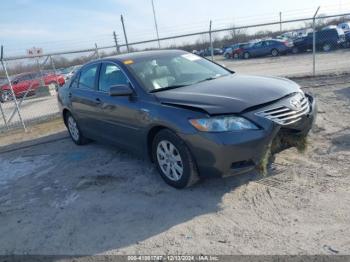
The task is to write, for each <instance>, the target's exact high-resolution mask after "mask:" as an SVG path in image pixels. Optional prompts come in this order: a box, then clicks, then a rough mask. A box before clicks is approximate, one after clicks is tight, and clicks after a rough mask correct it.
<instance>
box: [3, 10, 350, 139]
mask: <svg viewBox="0 0 350 262" xmlns="http://www.w3.org/2000/svg"><path fill="white" fill-rule="evenodd" d="M207 26H208V27H207V28H208V29H207V30H204V31H201V32H189V33H186V34H182V35H176V36H166V37H160V38H156V39H150V40H145V41H143V40H140V41H133V39H129V41H125V42H124V43H121V44H119V43H118V42H117V37H116V35H115V33H113V35H112V34H111V43H113V44H111V45H110V46H101V47H98V46H96V45H95V46H93V47H92V48H91V49H85V50H75V51H67V52H56V53H51V54H46V55H36V56H35V55H34V56H30V57H29V56H17V57H9V56H6V53H4V54H3V55H2V59H1V68H0V82H1V81H2V83H1V84H0V100H1V103H0V105H1V107H0V109H1V116H0V132H2V131H6V130H10V129H14V128H18V127H24V128H25V126H27V125H30V124H31V123H36V122H38V121H44V120H46V119H49V118H52V117H54V116H57V115H59V109H58V106H57V98H56V90H57V88H59V86H60V85H63V84H64V82H65V81H67V80H68V79H69V77H71V76H72V74H73V73H74V71H76V70H77V69H78V68H79V66H80V65H82V64H84V63H85V62H87V61H90V60H92V59H98V58H101V57H105V56H109V55H114V54H117V53H126V52H133V51H141V50H149V49H158V48H159V45H160V48H162V49H170V48H171V49H174V48H177V49H184V50H187V51H189V52H193V53H196V54H198V55H201V56H204V57H207V58H208V59H213V60H215V62H217V63H221V64H224V65H225V66H226V67H228V68H230V69H232V70H234V71H236V72H238V73H248V74H257V75H272V76H285V77H291V76H312V75H319V74H329V73H336V74H339V73H349V72H350V66H349V61H350V48H349V47H350V14H349V13H345V14H339V15H332V16H324V15H317V12H316V13H315V15H314V16H313V17H310V18H303V19H295V20H288V21H282V20H280V21H277V22H271V23H264V24H254V25H245V26H231V27H220V26H215V23H211V22H210V23H209V22H208V25H207ZM125 39H127V34H126V32H125Z"/></svg>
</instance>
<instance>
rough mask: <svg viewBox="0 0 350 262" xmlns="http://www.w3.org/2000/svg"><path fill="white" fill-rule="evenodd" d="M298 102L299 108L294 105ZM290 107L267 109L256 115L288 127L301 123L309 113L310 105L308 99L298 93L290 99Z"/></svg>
mask: <svg viewBox="0 0 350 262" xmlns="http://www.w3.org/2000/svg"><path fill="white" fill-rule="evenodd" d="M292 100H293V102H297V106H294V105H293V104H292ZM288 103H289V104H290V107H287V106H284V105H281V106H278V107H275V108H272V109H267V110H264V111H260V112H258V113H256V115H258V116H261V117H265V118H268V119H270V120H272V121H274V122H275V123H277V124H280V125H283V126H286V125H290V124H293V123H295V122H297V121H299V120H300V119H301V118H302V116H303V115H305V114H307V113H309V111H310V105H309V101H308V99H307V97H305V96H304V95H301V94H300V93H298V94H297V95H295V96H293V97H292V98H289V99H288Z"/></svg>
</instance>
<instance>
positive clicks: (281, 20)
mask: <svg viewBox="0 0 350 262" xmlns="http://www.w3.org/2000/svg"><path fill="white" fill-rule="evenodd" d="M280 33H282V12H280Z"/></svg>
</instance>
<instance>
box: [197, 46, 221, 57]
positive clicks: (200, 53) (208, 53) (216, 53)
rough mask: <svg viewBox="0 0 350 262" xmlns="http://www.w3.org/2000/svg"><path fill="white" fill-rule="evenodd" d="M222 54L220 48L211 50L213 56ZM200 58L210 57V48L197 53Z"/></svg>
mask: <svg viewBox="0 0 350 262" xmlns="http://www.w3.org/2000/svg"><path fill="white" fill-rule="evenodd" d="M223 53H224V52H223V51H222V49H221V48H213V55H222V54H223ZM198 55H200V56H211V48H210V47H209V48H206V49H202V50H200V51H199V52H198Z"/></svg>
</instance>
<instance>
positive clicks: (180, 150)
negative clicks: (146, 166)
mask: <svg viewBox="0 0 350 262" xmlns="http://www.w3.org/2000/svg"><path fill="white" fill-rule="evenodd" d="M152 158H153V160H154V162H155V164H156V167H157V169H158V172H159V173H160V175H161V177H162V178H163V179H164V181H165V182H166V183H167V184H168V185H170V186H173V187H175V188H184V187H188V186H191V185H193V184H195V183H196V182H197V181H198V179H199V178H198V172H197V168H196V165H195V161H194V159H193V157H192V155H191V153H190V151H189V149H188V147H187V146H186V145H185V143H184V141H183V140H182V139H181V138H179V137H178V136H177V135H176V134H175V133H174V132H172V131H170V130H168V129H163V130H161V131H159V132H158V133H157V134H156V136H155V137H154V139H153V143H152Z"/></svg>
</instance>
